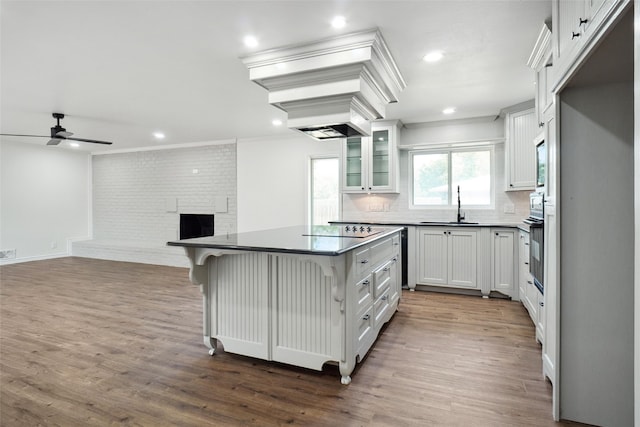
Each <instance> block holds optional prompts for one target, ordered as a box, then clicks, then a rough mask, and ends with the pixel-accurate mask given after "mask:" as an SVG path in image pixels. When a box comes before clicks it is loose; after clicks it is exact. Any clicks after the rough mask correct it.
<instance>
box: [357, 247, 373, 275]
mask: <svg viewBox="0 0 640 427" xmlns="http://www.w3.org/2000/svg"><path fill="white" fill-rule="evenodd" d="M355 260H356V266H355V269H356V274H357V275H358V277H362V274H363V273H368V272H370V271H371V267H373V264H372V262H371V248H369V247H368V248H366V249H363V250H361V251H359V252H356V254H355Z"/></svg>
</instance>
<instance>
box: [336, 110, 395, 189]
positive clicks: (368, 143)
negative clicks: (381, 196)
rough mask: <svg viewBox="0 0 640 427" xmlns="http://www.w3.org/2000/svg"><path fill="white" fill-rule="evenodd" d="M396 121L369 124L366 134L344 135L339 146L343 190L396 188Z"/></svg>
mask: <svg viewBox="0 0 640 427" xmlns="http://www.w3.org/2000/svg"><path fill="white" fill-rule="evenodd" d="M399 134H400V132H399V124H398V122H378V123H374V124H372V127H371V136H370V137H360V136H356V137H350V138H346V140H345V142H344V144H343V149H342V191H343V192H344V193H397V192H398V181H399V178H398V173H399V167H398V149H397V145H398V137H399Z"/></svg>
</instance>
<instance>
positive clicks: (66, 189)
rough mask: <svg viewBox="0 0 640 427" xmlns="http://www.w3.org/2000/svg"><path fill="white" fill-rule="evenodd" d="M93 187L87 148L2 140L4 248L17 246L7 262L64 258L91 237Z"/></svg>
mask: <svg viewBox="0 0 640 427" xmlns="http://www.w3.org/2000/svg"><path fill="white" fill-rule="evenodd" d="M90 186H91V173H90V155H89V154H88V153H86V152H84V153H83V152H77V151H71V150H68V149H65V148H63V147H49V146H42V145H37V144H31V143H25V142H7V141H2V142H0V218H1V223H0V249H2V250H5V249H15V250H16V258H15V259H14V260H6V261H5V262H14V261H29V260H35V259H43V258H50V257H55V256H63V255H66V254H67V239H69V238H78V237H86V236H88V235H89V197H90V196H89V194H90ZM52 246H55V247H52ZM0 262H3V261H0Z"/></svg>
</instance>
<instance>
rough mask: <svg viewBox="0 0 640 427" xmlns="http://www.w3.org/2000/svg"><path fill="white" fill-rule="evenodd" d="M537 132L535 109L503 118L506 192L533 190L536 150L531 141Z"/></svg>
mask: <svg viewBox="0 0 640 427" xmlns="http://www.w3.org/2000/svg"><path fill="white" fill-rule="evenodd" d="M539 132H540V130H539V127H538V120H537V116H536V110H535V108H527V109H526V110H521V111H512V112H508V113H507V115H506V118H505V136H506V143H505V163H506V164H505V180H506V182H505V183H506V186H505V187H506V188H505V190H506V191H521V190H533V189H535V184H536V171H535V164H536V150H535V146H534V144H533V140H534V138H535V137H536V136H537V135H538V133H539Z"/></svg>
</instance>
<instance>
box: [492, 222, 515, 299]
mask: <svg viewBox="0 0 640 427" xmlns="http://www.w3.org/2000/svg"><path fill="white" fill-rule="evenodd" d="M491 238H492V239H491V256H492V262H491V290H492V291H498V292H500V293H502V294H504V295H509V296H510V297H511V298H513V299H514V300H518V299H519V292H518V288H519V287H518V286H516V279H515V278H516V274H515V271H516V269H517V268H518V264H517V263H516V256H515V250H516V246H515V232H514V231H513V230H507V229H495V228H492V229H491Z"/></svg>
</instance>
